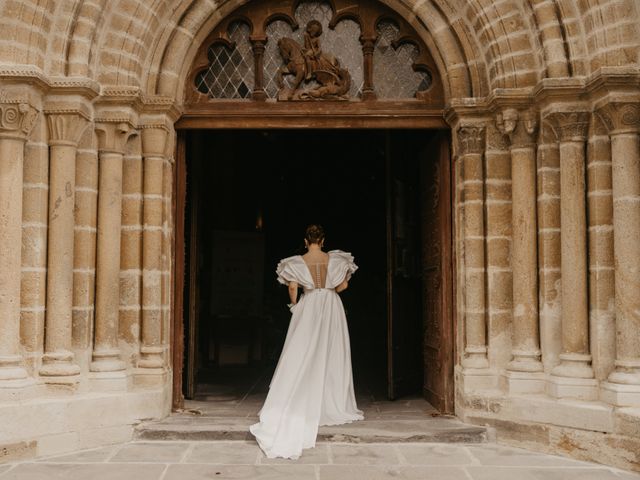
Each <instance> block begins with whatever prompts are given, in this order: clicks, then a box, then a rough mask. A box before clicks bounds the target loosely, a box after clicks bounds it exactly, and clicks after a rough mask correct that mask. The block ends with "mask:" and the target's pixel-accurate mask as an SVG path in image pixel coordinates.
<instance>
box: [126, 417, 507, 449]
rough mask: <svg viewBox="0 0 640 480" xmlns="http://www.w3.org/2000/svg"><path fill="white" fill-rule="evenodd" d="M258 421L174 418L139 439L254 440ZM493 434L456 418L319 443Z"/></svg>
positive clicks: (472, 439)
mask: <svg viewBox="0 0 640 480" xmlns="http://www.w3.org/2000/svg"><path fill="white" fill-rule="evenodd" d="M256 420H257V419H255V418H241V417H238V418H233V417H194V416H184V415H172V416H170V417H168V418H166V419H163V420H160V421H153V422H145V423H141V424H140V425H138V426H137V427H136V429H135V432H134V437H135V438H136V439H138V440H191V441H196V440H199V441H202V440H252V439H253V436H252V435H251V434H250V433H249V426H250V425H251V424H253V423H255V422H256ZM493 437H494V436H493V431H492V429H488V428H485V427H479V426H474V425H467V424H464V423H462V422H461V421H460V420H458V419H456V418H455V417H449V416H439V417H434V418H426V419H412V420H408V419H393V420H364V421H360V422H355V423H351V424H347V425H337V426H326V427H320V430H319V432H318V441H329V442H351V443H391V442H429V443H486V442H489V441H493V440H494V438H493Z"/></svg>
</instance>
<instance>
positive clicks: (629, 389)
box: [600, 382, 640, 407]
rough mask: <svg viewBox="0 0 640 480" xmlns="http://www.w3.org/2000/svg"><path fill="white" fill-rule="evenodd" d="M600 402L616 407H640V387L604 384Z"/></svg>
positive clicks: (601, 389)
mask: <svg viewBox="0 0 640 480" xmlns="http://www.w3.org/2000/svg"><path fill="white" fill-rule="evenodd" d="M600 400H602V401H603V402H606V403H608V404H610V405H614V406H616V407H640V385H625V384H620V383H611V382H603V383H602V384H601V385H600Z"/></svg>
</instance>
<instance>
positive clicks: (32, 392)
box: [0, 0, 640, 468]
mask: <svg viewBox="0 0 640 480" xmlns="http://www.w3.org/2000/svg"><path fill="white" fill-rule="evenodd" d="M240 4H241V2H233V1H231V2H227V3H224V4H222V5H218V4H215V3H213V2H211V1H209V0H185V1H180V2H177V1H176V2H169V1H157V2H153V3H149V2H146V1H142V0H118V1H114V2H107V1H105V0H99V1H97V2H93V1H84V0H76V1H72V2H52V1H40V0H27V1H23V2H20V4H19V5H18V4H16V3H15V2H4V3H2V4H1V5H0V10H1V12H2V15H0V24H1V25H2V29H3V31H4V32H6V35H5V38H3V40H2V42H3V46H4V47H5V48H1V49H0V77H1V79H2V94H1V95H0V103H1V108H2V111H3V118H2V124H1V128H2V129H1V134H0V135H1V138H0V149H2V151H3V152H5V155H3V157H2V160H0V161H1V162H2V168H3V170H2V181H3V182H6V183H4V184H3V188H2V189H0V195H3V196H2V197H1V200H2V201H0V209H1V210H0V218H2V222H1V223H0V238H2V239H3V244H4V245H7V247H6V249H4V250H3V251H2V252H0V265H2V268H0V285H2V286H3V289H4V290H5V291H6V292H9V294H8V295H5V296H0V327H1V328H2V330H3V331H4V332H6V334H5V335H3V336H2V339H1V340H0V382H2V384H3V386H5V385H6V386H7V390H5V389H3V390H2V392H3V395H4V393H5V392H9V393H8V394H7V398H8V399H9V400H13V399H15V398H22V399H24V401H23V405H22V406H20V407H17V406H15V405H14V404H12V403H11V402H9V401H8V400H7V401H6V402H5V400H4V398H5V397H4V396H3V397H2V400H0V405H1V406H2V410H1V411H2V416H3V418H5V417H6V418H7V419H8V422H7V423H6V432H8V433H7V438H8V439H9V441H12V442H14V441H15V442H19V441H23V440H25V441H26V440H28V441H31V440H34V441H37V440H38V439H43V438H45V437H46V436H50V435H63V433H65V432H62V431H61V430H60V429H56V428H57V427H55V426H52V425H51V424H50V422H48V421H47V418H48V417H47V409H44V408H39V410H37V409H35V407H34V405H36V403H37V402H36V400H37V401H41V400H42V399H48V398H51V395H56V394H57V393H59V389H60V388H64V389H67V390H68V391H70V392H72V393H71V394H70V395H69V396H68V397H67V400H66V401H68V405H69V406H70V408H68V409H66V410H65V412H66V413H65V414H64V415H66V417H65V418H67V419H70V420H73V422H75V423H74V424H78V425H80V427H79V431H81V432H85V433H86V432H88V431H91V430H92V429H93V430H94V431H98V430H100V429H102V428H105V429H109V428H112V429H116V430H117V428H120V427H122V426H123V425H130V424H131V423H132V422H133V421H135V419H137V418H144V417H149V416H162V415H165V414H166V413H167V412H168V410H169V408H168V397H169V396H170V394H169V392H168V386H169V383H168V371H169V370H170V368H171V362H170V360H169V357H170V354H169V352H168V345H169V339H170V337H171V332H170V329H169V318H170V316H171V309H172V299H171V285H172V278H171V272H172V270H173V264H174V263H175V258H176V252H175V251H174V250H173V247H172V245H173V242H172V237H173V235H174V233H173V231H172V225H173V214H172V208H171V204H172V201H173V199H174V198H175V194H174V192H173V191H172V178H173V177H174V174H175V172H174V171H173V168H174V164H173V159H174V146H175V138H176V137H175V129H174V125H175V122H176V121H177V120H178V118H179V117H180V115H181V111H182V109H183V107H184V105H183V103H182V99H183V98H184V92H185V82H186V80H185V79H186V78H187V74H188V71H189V68H190V66H191V65H192V62H193V60H194V58H195V56H196V54H197V50H198V48H199V46H200V45H201V44H202V42H203V41H204V40H205V38H206V37H207V35H209V33H210V32H211V31H212V29H213V28H214V26H215V25H216V24H218V22H219V21H220V20H221V19H223V18H225V17H226V16H227V15H228V14H229V13H230V12H231V11H233V10H235V9H236V8H237V7H239V6H240ZM386 4H387V5H388V6H389V7H390V8H392V9H393V10H394V11H396V12H397V13H398V14H399V15H401V16H402V17H403V18H404V19H405V20H406V21H407V22H408V23H409V24H410V25H411V26H412V27H413V28H414V29H415V31H417V32H418V33H419V35H420V38H421V39H422V41H423V42H424V44H425V45H427V47H428V49H429V51H430V52H431V54H432V56H433V60H434V62H435V65H436V66H437V69H438V73H439V75H440V77H441V78H442V79H443V91H444V94H445V100H446V112H445V116H446V120H447V122H448V123H449V125H450V126H451V128H452V131H453V150H454V151H453V155H454V158H455V159H456V160H455V163H456V167H457V168H456V171H457V172H458V176H457V177H456V180H455V186H456V188H455V203H454V204H455V216H454V232H455V242H454V251H455V252H456V259H455V261H456V269H455V275H456V284H457V285H458V287H459V288H458V289H457V296H456V301H455V306H456V313H455V319H456V322H457V324H458V338H457V341H456V348H457V356H456V364H457V371H456V385H457V386H456V389H457V397H458V399H459V400H458V402H457V406H458V407H457V408H458V409H457V414H458V415H459V416H460V417H462V418H463V419H466V420H468V421H473V422H481V423H489V424H493V425H494V426H496V427H497V428H498V432H499V435H503V438H504V439H505V440H508V441H512V442H518V441H522V440H521V439H519V438H515V436H514V435H513V434H512V433H513V431H514V430H515V429H518V428H520V427H521V426H522V425H526V426H527V427H532V428H527V429H526V430H527V431H535V432H541V433H540V435H538V436H534V437H530V438H529V440H530V441H531V442H532V443H531V444H530V445H536V446H537V447H538V448H555V449H557V450H558V451H560V452H565V453H569V454H572V455H582V456H584V457H589V458H593V459H598V460H600V461H603V462H607V463H615V464H617V465H620V466H627V467H629V466H631V467H635V468H637V460H629V459H630V458H633V453H634V452H636V451H637V450H638V443H637V439H636V438H635V437H633V435H629V433H628V430H627V429H626V427H625V425H629V424H630V422H632V421H637V420H634V419H635V418H636V417H634V416H633V414H632V413H628V412H627V413H624V412H621V410H623V409H621V408H620V407H625V406H632V407H635V406H638V404H639V403H640V401H639V400H638V398H639V395H640V393H639V388H640V387H638V384H639V383H640V381H639V380H638V368H639V367H638V361H639V360H638V344H639V342H640V340H638V335H639V333H638V331H639V330H638V328H637V325H638V315H637V312H638V311H639V309H638V307H637V304H636V303H634V302H635V300H634V299H637V298H638V295H637V284H638V277H637V271H638V270H639V267H638V265H637V259H638V258H640V252H638V251H637V242H636V243H629V242H628V241H627V239H629V238H637V236H638V235H639V234H640V233H639V232H638V229H639V228H640V227H638V222H637V218H638V214H637V212H638V203H637V195H638V192H637V189H636V185H637V178H638V172H637V170H638V169H637V158H638V151H637V136H638V128H639V127H638V115H637V111H638V91H637V82H638V80H637V79H638V73H637V63H638V57H639V45H638V40H637V39H638V34H637V32H638V23H639V22H638V19H639V18H640V17H639V15H638V13H639V12H638V6H637V5H636V3H635V2H634V1H633V0H589V1H578V0H575V1H573V0H557V1H549V0H527V1H515V0H503V1H501V2H498V3H496V2H491V1H485V0H469V1H462V0H428V1H425V2H422V3H415V2H411V1H395V0H394V1H389V2H386ZM96 130H97V131H100V132H102V133H100V134H99V135H98V134H97V133H96ZM138 131H141V132H142V134H141V136H142V141H141V142H138V141H131V142H126V139H127V138H128V137H129V136H131V135H132V134H135V133H137V132H138ZM120 161H122V163H123V165H124V166H123V171H121V172H120V174H118V172H117V171H116V170H118V169H117V168H112V167H113V165H114V164H119V162H120ZM60 165H63V166H64V168H59V166H60ZM69 165H73V166H75V182H74V183H72V182H71V180H70V179H71V178H72V177H73V175H72V172H73V168H71V167H70V166H69ZM583 169H584V170H585V172H586V175H585V182H584V183H582V182H578V184H567V182H566V179H567V178H572V177H575V174H576V173H578V174H579V175H578V177H579V178H582V176H581V175H580V174H581V172H582V171H583ZM622 171H625V172H630V173H628V174H626V175H620V172H622ZM122 172H124V175H123V176H122V178H123V179H124V182H123V184H122V188H121V189H118V188H112V189H111V190H109V188H106V189H103V186H104V182H107V183H109V182H111V181H113V182H116V184H117V180H118V179H119V178H121V174H122ZM58 174H61V175H62V177H61V176H60V175H58ZM61 178H64V179H67V180H69V184H70V185H72V186H73V187H74V188H72V190H71V191H72V193H73V198H74V202H73V203H72V202H70V201H68V202H65V203H64V204H62V203H61V205H62V206H61V208H62V210H61V211H60V213H61V214H62V216H61V217H60V216H56V214H57V213H58V212H57V211H56V208H57V207H56V199H57V194H58V193H59V192H65V194H66V192H67V188H66V184H67V181H66V180H65V181H63V182H62V183H60V182H59V180H60V179H61ZM5 185H6V187H5ZM61 186H62V188H61ZM65 198H71V197H65ZM107 198H111V199H113V200H116V203H118V202H117V201H122V210H121V212H120V216H119V217H120V219H119V221H118V214H117V212H116V209H115V208H113V209H107V213H106V214H104V212H103V214H98V210H100V209H102V210H104V203H105V202H106V201H107ZM19 199H20V200H19ZM101 202H102V204H103V206H102V207H99V206H98V205H99V204H100V203H101ZM74 209H75V211H74ZM534 210H535V211H534ZM70 212H74V215H73V221H74V230H73V235H71V233H70V232H69V228H55V227H53V224H52V222H54V221H56V219H57V218H64V219H66V221H67V222H68V221H69V219H71V218H72V215H71V214H70ZM567 218H569V219H572V220H567ZM561 219H564V220H563V221H562V222H561V221H560V220H561ZM574 220H575V221H574ZM118 224H120V226H119V227H118ZM116 227H118V228H116ZM116 230H120V238H119V239H118V238H117V234H114V233H113V232H114V231H116ZM109 231H111V232H112V234H111V236H105V235H106V234H107V232H109ZM114 235H115V237H116V238H114ZM101 236H103V237H104V238H103V239H100V237H101ZM117 241H121V255H120V258H115V257H116V256H115V255H109V254H105V252H108V251H109V247H110V245H111V244H112V242H117ZM56 245H59V246H60V249H59V250H58V248H56V247H55V246H56ZM71 245H72V247H73V248H72V249H71V251H72V252H73V262H72V263H71V262H69V261H68V254H64V252H69V251H70V248H69V247H70V246H71ZM101 245H102V246H101ZM47 246H49V249H48V248H47ZM48 250H49V251H48ZM58 251H59V252H61V253H63V254H62V255H56V253H57V252H58ZM98 251H101V253H98ZM145 252H146V253H145ZM518 252H522V254H521V255H520V254H519V253H518ZM531 252H535V258H534V255H532V254H531ZM47 253H51V254H50V255H49V256H47ZM65 255H66V256H65ZM145 255H146V260H145ZM158 255H159V256H160V257H159V258H160V261H157V260H158ZM96 256H97V257H98V258H99V260H98V261H96ZM614 258H615V261H614ZM18 259H19V260H20V261H18ZM70 269H71V271H69V270H70ZM56 272H59V273H56ZM105 281H106V284H108V285H115V284H116V283H118V284H119V289H118V292H117V294H114V293H113V287H111V288H107V289H106V290H108V291H110V292H111V293H109V294H107V296H106V297H105V295H104V294H99V295H98V296H99V297H100V299H97V298H96V297H95V295H94V292H95V291H96V282H97V283H98V284H101V285H98V286H97V291H103V292H104V291H105V285H106V284H105ZM59 282H65V283H64V285H66V287H65V288H64V289H63V290H65V291H68V290H69V289H71V290H72V291H73V295H71V297H70V298H68V297H67V298H63V299H60V297H57V296H55V295H54V293H55V292H54V291H53V286H54V285H60V283H59ZM563 290H564V295H561V291H563ZM54 297H56V300H51V299H53V298H54ZM158 302H159V303H158ZM52 312H57V313H58V315H53V313H52ZM94 317H95V319H94ZM94 320H95V321H94ZM140 332H142V333H140ZM97 340H98V341H97ZM94 347H96V348H94ZM124 352H126V353H124ZM70 353H73V355H70ZM92 359H93V360H95V363H94V368H93V369H92V368H91V365H92ZM105 359H106V360H108V361H98V360H105ZM512 360H513V361H512ZM45 362H46V364H47V365H54V366H55V368H43V365H45ZM60 365H62V367H59V366H60ZM100 365H102V366H105V365H106V368H97V367H99V366H100ZM58 367H59V368H58ZM76 367H79V368H76ZM60 385H64V387H60ZM90 389H93V391H94V393H96V392H97V394H98V397H99V398H100V400H99V403H100V402H102V403H100V404H101V405H103V406H104V408H105V409H106V411H108V412H110V415H104V416H103V423H101V424H100V425H96V424H95V423H92V421H91V416H90V415H84V416H83V414H82V413H81V412H82V411H86V410H82V409H78V408H71V407H73V406H78V405H81V404H82V402H85V401H86V400H87V398H88V397H87V396H86V392H87V391H88V390H90ZM113 391H116V392H119V395H111V393H109V394H107V392H113ZM560 398H568V399H575V398H580V400H579V401H578V402H577V403H575V405H574V404H572V406H571V408H570V409H569V410H570V413H571V415H568V414H567V408H569V407H567V406H566V405H567V403H566V401H558V399H560ZM114 399H116V400H114ZM141 399H146V402H145V401H144V400H141ZM567 401H568V402H573V400H567ZM123 404H125V405H129V406H132V408H130V409H127V408H125V409H123V408H121V407H122V405H123ZM143 404H144V406H141V405H143ZM38 405H41V403H40V404H38ZM29 408H32V410H30V411H31V412H33V415H27V416H25V415H24V414H23V413H24V409H29ZM123 411H125V412H126V414H124V413H123ZM531 412H535V416H534V417H533V418H532V417H531V416H530V415H529V414H530V413H531ZM594 412H595V413H594ZM625 415H627V416H625ZM27 417H28V418H29V419H30V420H29V421H30V422H31V423H30V424H28V425H27V424H24V423H20V422H19V421H18V419H24V418H27ZM629 418H631V420H629ZM44 425H49V426H50V427H51V428H50V429H47V430H46V431H44V430H43V428H44V427H43V426H44ZM533 427H535V428H533ZM105 431H106V430H105ZM110 431H115V430H110ZM603 432H604V433H603ZM83 435H84V434H83ZM81 436H82V435H80V434H78V435H76V437H74V438H76V441H79V440H77V438H80V437H81ZM50 438H51V437H50ZM65 438H66V437H65ZM83 438H84V437H83ZM567 439H569V440H567ZM593 444H598V445H599V448H598V449H597V450H596V449H594V448H592V445H593ZM41 445H42V446H41V447H39V448H41V449H43V451H46V448H47V447H46V442H44V441H43V442H41ZM49 445H51V442H50V443H49ZM567 445H578V446H580V448H579V449H572V450H571V451H569V452H567V451H566V448H567V447H566V446H567ZM31 448H35V447H31ZM577 452H584V453H577ZM625 452H626V453H629V455H628V456H625V455H626V453H625ZM634 462H635V463H634Z"/></svg>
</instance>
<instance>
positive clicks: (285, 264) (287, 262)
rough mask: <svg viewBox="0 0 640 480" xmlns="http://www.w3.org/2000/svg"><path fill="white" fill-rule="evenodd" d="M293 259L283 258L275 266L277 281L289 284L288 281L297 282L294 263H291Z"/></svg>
mask: <svg viewBox="0 0 640 480" xmlns="http://www.w3.org/2000/svg"><path fill="white" fill-rule="evenodd" d="M294 259H295V257H287V258H283V259H282V260H280V262H279V263H278V266H277V267H276V275H277V276H278V282H280V283H281V284H283V285H289V282H299V280H298V275H296V269H295V265H294V263H293V262H294Z"/></svg>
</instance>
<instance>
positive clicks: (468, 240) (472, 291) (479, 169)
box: [457, 125, 489, 372]
mask: <svg viewBox="0 0 640 480" xmlns="http://www.w3.org/2000/svg"><path fill="white" fill-rule="evenodd" d="M457 135H458V155H459V156H460V165H461V167H462V171H463V172H462V176H463V177H462V178H463V188H464V193H463V195H464V220H463V222H464V271H465V278H464V281H465V285H464V292H465V293H464V318H465V350H464V357H463V359H462V366H463V368H464V369H465V371H467V370H470V371H471V372H472V371H473V370H486V369H487V368H488V367H489V362H488V360H487V332H486V329H487V326H486V308H485V258H484V240H485V234H484V175H483V171H484V169H483V153H484V146H485V128H484V127H483V126H475V125H465V126H462V127H460V128H459V129H458V132H457Z"/></svg>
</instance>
